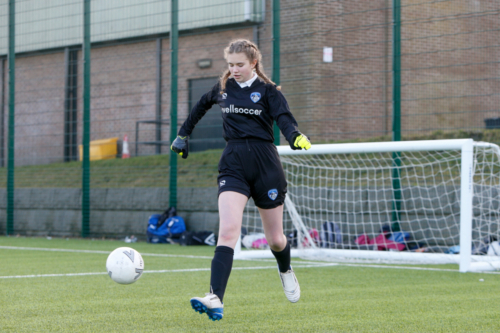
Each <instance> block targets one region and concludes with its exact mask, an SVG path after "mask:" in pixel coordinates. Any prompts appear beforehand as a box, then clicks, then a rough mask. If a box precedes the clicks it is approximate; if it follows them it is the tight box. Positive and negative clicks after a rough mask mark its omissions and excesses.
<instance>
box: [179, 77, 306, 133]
mask: <svg viewBox="0 0 500 333" xmlns="http://www.w3.org/2000/svg"><path fill="white" fill-rule="evenodd" d="M214 104H219V106H220V108H221V111H222V120H223V134H222V136H223V137H224V139H225V140H226V141H229V140H234V139H259V140H264V141H269V142H273V141H274V135H273V120H275V121H276V123H277V124H278V127H279V129H280V130H281V132H282V133H283V135H284V136H285V138H286V139H287V141H288V142H292V140H293V138H294V136H295V134H297V133H298V132H299V130H298V125H297V122H296V121H295V118H294V117H293V115H292V113H291V112H290V108H289V106H288V103H287V101H286V100H285V97H284V96H283V94H282V93H281V92H280V91H279V90H277V89H276V86H274V85H273V84H269V83H266V82H264V81H263V80H262V79H261V78H260V77H259V78H257V79H256V80H255V81H254V82H253V83H252V85H251V87H244V88H241V87H240V86H239V85H238V83H237V82H236V81H235V80H234V79H232V78H230V79H228V80H227V83H226V90H225V91H224V93H223V94H221V93H220V84H219V83H217V84H216V85H215V86H214V87H213V88H212V89H211V90H210V91H209V92H207V93H206V94H205V95H203V96H202V97H201V99H200V100H199V101H198V103H196V105H195V106H194V107H193V109H192V110H191V112H190V114H189V116H188V118H187V119H186V121H185V122H184V124H183V125H182V127H181V129H180V130H179V133H178V134H179V135H180V136H188V135H191V132H192V131H193V129H194V127H195V126H196V124H197V123H198V121H199V120H200V119H201V118H202V117H203V116H204V115H205V113H207V110H209V109H210V108H211V107H212V105H214ZM292 143H293V142H292Z"/></svg>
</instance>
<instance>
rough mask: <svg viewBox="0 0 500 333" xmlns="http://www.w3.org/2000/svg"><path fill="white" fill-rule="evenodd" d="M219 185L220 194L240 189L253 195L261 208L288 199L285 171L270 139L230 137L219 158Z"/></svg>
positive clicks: (272, 205) (256, 203)
mask: <svg viewBox="0 0 500 333" xmlns="http://www.w3.org/2000/svg"><path fill="white" fill-rule="evenodd" d="M217 184H218V186H219V195H220V194H221V193H222V192H225V191H234V192H238V193H241V194H243V195H246V196H247V197H252V198H253V200H254V201H255V205H256V206H257V207H259V208H264V209H271V208H275V207H278V206H280V205H282V204H283V203H284V202H285V195H286V185H287V183H286V180H285V174H284V172H283V166H282V165H281V161H280V158H279V154H278V150H277V149H276V146H275V145H274V144H273V143H271V142H266V141H257V140H251V139H248V140H230V141H229V142H228V143H227V146H226V148H225V149H224V151H223V152H222V156H221V158H220V161H219V176H218V177H217Z"/></svg>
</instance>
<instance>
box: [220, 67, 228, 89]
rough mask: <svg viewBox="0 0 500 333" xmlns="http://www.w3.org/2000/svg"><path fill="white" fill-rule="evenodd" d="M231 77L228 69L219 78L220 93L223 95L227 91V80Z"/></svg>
mask: <svg viewBox="0 0 500 333" xmlns="http://www.w3.org/2000/svg"><path fill="white" fill-rule="evenodd" d="M230 76H231V72H230V71H229V69H226V71H225V72H224V73H222V75H221V76H220V78H219V83H220V93H221V94H223V93H224V90H226V82H227V79H228V78H229V77H230Z"/></svg>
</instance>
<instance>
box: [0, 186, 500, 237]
mask: <svg viewBox="0 0 500 333" xmlns="http://www.w3.org/2000/svg"><path fill="white" fill-rule="evenodd" d="M474 193H475V198H474V202H473V205H474V210H473V215H474V218H473V239H476V240H478V239H482V238H484V237H485V236H486V235H490V234H493V235H496V236H497V237H499V236H500V235H499V230H500V229H499V223H500V213H499V211H500V193H499V191H498V189H496V188H494V187H486V186H483V187H481V186H475V188H474ZM294 194H295V195H296V196H295V197H293V196H292V197H291V198H292V200H294V201H295V202H296V205H297V209H298V211H299V213H300V214H301V216H302V217H303V219H304V222H305V223H306V224H308V225H310V226H311V227H315V228H317V229H318V230H320V229H321V224H322V223H323V222H325V221H334V222H337V223H338V224H339V225H340V226H341V228H342V232H343V234H344V235H345V237H346V239H345V241H348V240H349V239H347V238H349V237H354V236H356V235H359V234H362V233H366V234H368V235H369V236H370V237H373V236H375V235H378V234H379V233H380V229H381V227H382V225H384V224H390V223H391V222H392V221H391V211H392V201H391V200H392V199H391V198H392V190H391V189H390V188H375V187H366V188H356V189H346V188H343V189H342V188H338V189H319V188H307V189H306V188H297V189H295V190H294ZM297 195H299V196H300V199H298V197H297ZM168 198H169V191H168V188H110V189H93V190H91V216H90V235H91V237H125V236H127V235H132V234H133V235H136V236H137V237H138V238H139V239H145V234H146V227H147V221H148V217H149V216H150V215H151V214H156V213H161V212H163V211H164V210H165V209H166V208H168ZM480 198H481V199H480ZM459 200H460V189H459V188H457V187H450V186H437V187H432V188H430V189H425V188H422V187H412V188H403V189H402V203H401V211H402V213H401V227H402V229H403V230H405V231H409V232H411V234H412V237H413V239H415V240H418V239H434V240H435V241H436V243H439V244H440V245H447V246H451V245H456V244H457V243H458V240H459V225H460V205H459ZM479 200H481V202H480V201H479ZM5 203H6V191H5V190H1V191H0V234H5V229H6V214H5V208H6V206H5ZM14 204H15V208H16V210H15V223H14V232H15V233H19V234H21V235H29V236H74V237H77V236H80V234H81V211H80V209H81V190H80V189H61V188H53V189H38V188H32V189H29V188H28V189H16V192H15V202H14ZM480 208H481V210H482V211H483V212H486V213H485V214H484V213H483V214H480ZM177 210H178V214H179V215H180V216H182V217H183V218H184V219H185V221H186V227H187V229H188V230H191V231H202V230H210V231H214V232H215V233H218V223H219V214H218V207H217V188H215V187H208V188H179V189H178V207H177ZM244 220H245V221H246V222H244V223H248V224H249V225H250V227H248V231H249V232H262V229H261V222H260V218H259V216H258V213H257V210H256V209H255V206H254V205H253V203H252V201H251V202H250V205H249V209H248V210H247V213H246V216H245V217H244ZM253 226H255V227H253ZM284 227H285V233H287V234H288V233H289V232H291V231H292V230H293V224H292V222H291V221H290V219H289V217H288V214H287V213H286V212H285V215H284Z"/></svg>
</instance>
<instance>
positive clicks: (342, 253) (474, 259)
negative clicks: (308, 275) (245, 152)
mask: <svg viewBox="0 0 500 333" xmlns="http://www.w3.org/2000/svg"><path fill="white" fill-rule="evenodd" d="M474 147H489V148H493V149H495V150H496V151H497V152H498V153H499V155H500V149H499V147H498V146H497V145H494V144H491V143H486V142H474V141H473V140H472V139H453V140H422V141H397V142H394V141H393V142H369V143H344V144H316V145H313V146H312V147H311V149H309V150H307V151H306V150H292V149H291V148H290V147H289V146H278V147H277V148H278V152H279V154H280V155H301V154H307V155H315V154H352V153H387V152H411V151H443V150H459V151H461V175H460V177H461V180H460V186H461V190H460V235H459V237H460V254H456V255H453V254H442V253H413V252H391V251H367V250H342V249H324V248H317V247H315V246H314V242H312V241H311V242H310V244H312V247H311V248H308V249H301V248H299V249H296V250H295V249H294V250H292V256H293V257H299V256H300V257H302V258H308V259H310V258H311V257H313V258H318V257H322V258H325V259H326V260H328V259H330V260H335V258H339V259H340V258H344V259H349V258H356V259H360V258H361V259H367V260H378V261H384V260H391V261H394V260H395V261H404V262H410V263H436V264H445V263H455V264H459V266H460V268H459V270H460V272H468V271H482V270H497V269H500V261H499V259H500V257H491V256H476V255H474V256H473V255H471V246H472V245H471V242H472V218H473V212H472V209H473V202H472V200H473V188H474V186H473V175H474ZM285 205H286V208H287V211H288V213H289V214H290V218H291V220H292V222H293V225H294V227H295V228H296V229H297V230H298V232H299V233H303V235H304V236H305V237H306V238H307V237H309V234H308V232H307V228H306V227H305V225H304V224H303V223H302V221H301V219H300V215H299V214H298V213H297V212H296V209H295V207H294V205H293V203H292V202H291V200H290V199H289V198H288V197H287V200H286V201H285ZM252 258H274V257H273V255H272V253H271V251H270V250H255V251H252V250H250V251H242V250H241V242H240V241H239V242H238V244H237V246H236V249H235V259H252Z"/></svg>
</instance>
